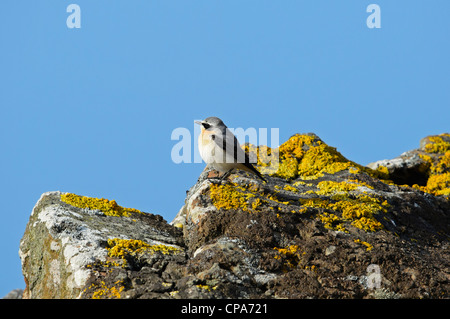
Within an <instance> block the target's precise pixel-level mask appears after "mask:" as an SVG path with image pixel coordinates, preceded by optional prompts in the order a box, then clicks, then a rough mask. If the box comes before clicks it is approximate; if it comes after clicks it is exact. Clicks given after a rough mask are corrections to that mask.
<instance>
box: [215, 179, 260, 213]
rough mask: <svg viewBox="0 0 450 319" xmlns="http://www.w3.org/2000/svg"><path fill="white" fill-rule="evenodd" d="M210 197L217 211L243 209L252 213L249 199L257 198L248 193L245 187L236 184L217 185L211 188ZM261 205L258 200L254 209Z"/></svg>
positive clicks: (254, 202) (254, 203) (254, 204)
mask: <svg viewBox="0 0 450 319" xmlns="http://www.w3.org/2000/svg"><path fill="white" fill-rule="evenodd" d="M210 197H211V200H212V203H213V204H214V206H215V207H216V208H217V209H221V208H223V209H242V210H243V211H246V212H248V211H250V209H249V199H250V198H253V197H255V195H254V194H252V193H246V192H245V189H244V188H243V187H240V186H237V185H236V184H226V185H217V184H212V185H211V187H210ZM259 204H260V201H259V200H258V199H255V200H254V201H253V203H252V204H251V205H252V209H253V210H255V209H256V208H257V207H258V206H259Z"/></svg>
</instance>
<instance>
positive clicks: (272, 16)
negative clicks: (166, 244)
mask: <svg viewBox="0 0 450 319" xmlns="http://www.w3.org/2000/svg"><path fill="white" fill-rule="evenodd" d="M71 3H76V4H78V5H79V6H80V8H81V28H80V29H69V28H67V25H66V19H67V17H68V15H69V13H67V12H66V7H67V6H68V5H69V4H71ZM370 3H376V4H378V5H379V6H380V8H381V29H369V28H368V27H367V25H366V19H367V17H368V16H369V13H367V12H366V8H367V6H368V5H369V4H370ZM449 12H450V1H448V0H433V1H425V0H422V1H414V0H409V1H403V0H396V1H386V0H385V1H381V0H373V1H362V0H359V1H334V0H329V1H325V0H321V1H320V0H319V1H317V0H314V1H313V0H308V1H301V0H295V1H289V0H284V1H274V0H270V1H267V0H244V1H243V0H239V1H238V0H228V1H216V0H214V1H211V0H203V1H181V0H178V1H155V0H147V1H123V0H120V1H119V0H114V1H110V0H108V1H105V0H96V1H83V0H71V1H61V0H41V1H22V0H4V1H2V4H1V10H0V41H1V50H0V70H1V73H0V74H1V75H0V121H1V125H0V147H1V150H2V156H1V157H0V169H1V176H2V177H1V180H0V196H1V204H2V210H1V212H0V214H1V218H2V223H0V248H1V252H2V254H1V256H2V257H1V260H2V262H1V263H0V296H3V295H5V294H6V293H7V292H9V291H10V290H12V289H14V288H24V286H25V284H24V282H23V277H22V275H21V269H20V260H19V257H18V253H17V252H18V247H19V240H20V238H21V237H22V235H23V232H24V230H25V226H26V223H27V221H28V218H29V215H30V213H31V210H32V208H33V206H34V204H35V203H36V201H37V200H38V198H39V196H40V195H41V194H42V193H43V192H46V191H52V190H60V191H65V192H73V193H77V194H80V195H86V196H94V197H104V198H109V199H115V200H116V201H117V202H118V203H119V204H120V205H122V206H126V207H134V208H138V209H140V210H143V211H146V212H151V213H157V214H160V215H162V216H163V217H164V218H165V219H166V220H168V221H171V220H172V219H173V218H174V217H175V215H176V213H177V212H178V210H179V208H180V207H181V206H182V205H183V202H184V197H185V191H186V190H187V189H189V187H191V186H192V185H193V184H194V183H195V182H196V180H197V177H198V175H199V174H200V172H201V171H202V169H203V168H204V164H194V163H191V164H175V163H173V162H172V160H171V156H170V155H171V149H172V147H173V146H174V145H175V144H176V141H172V140H171V138H170V137H171V133H172V131H173V130H174V129H175V128H177V127H186V128H188V129H190V130H191V131H192V132H193V127H194V124H193V121H194V120H196V119H202V118H205V117H208V116H218V117H221V118H222V119H223V120H224V122H225V123H226V124H227V125H228V126H230V127H243V128H248V127H255V128H279V130H280V131H279V132H280V142H281V143H282V142H284V141H285V140H286V139H288V138H289V136H291V135H292V134H295V133H306V132H314V133H316V134H317V135H319V136H320V137H321V138H322V139H323V140H324V141H325V142H326V143H328V144H330V145H332V146H335V147H337V149H338V150H339V151H340V152H342V153H343V154H344V156H346V157H347V158H349V159H351V160H354V161H356V162H358V163H361V164H368V163H369V162H372V161H376V160H380V159H384V158H392V157H395V156H397V155H399V154H400V153H402V152H404V151H406V150H409V149H413V148H416V147H418V145H419V140H420V139H421V138H422V137H425V136H427V135H431V134H439V133H442V132H449V131H450V125H449V120H450V104H449V102H450V81H449V80H450V62H449V57H450V36H449V34H450V32H449V31H450V19H449V18H448V14H449ZM195 151H197V150H195ZM193 152H194V150H193Z"/></svg>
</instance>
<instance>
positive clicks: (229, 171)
mask: <svg viewBox="0 0 450 319" xmlns="http://www.w3.org/2000/svg"><path fill="white" fill-rule="evenodd" d="M232 171H233V168H232V169H230V170H228V171H227V172H225V174H223V175H222V177H221V178H220V180H221V181H223V180H224V179H225V178H227V177H228V176H230V174H231V172H232Z"/></svg>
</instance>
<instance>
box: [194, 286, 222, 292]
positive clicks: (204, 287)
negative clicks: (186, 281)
mask: <svg viewBox="0 0 450 319" xmlns="http://www.w3.org/2000/svg"><path fill="white" fill-rule="evenodd" d="M195 286H196V287H197V288H200V289H203V290H206V291H211V289H212V290H216V289H217V286H214V287H211V286H208V285H195Z"/></svg>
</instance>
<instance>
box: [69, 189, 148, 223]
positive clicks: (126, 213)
mask: <svg viewBox="0 0 450 319" xmlns="http://www.w3.org/2000/svg"><path fill="white" fill-rule="evenodd" d="M61 200H62V201H63V202H65V203H67V204H69V205H72V206H75V207H78V208H89V209H93V210H97V209H98V210H100V211H102V212H103V213H105V215H107V216H116V217H130V216H131V215H132V213H138V214H144V213H143V212H141V211H139V210H137V209H134V208H125V207H122V206H119V205H118V204H117V203H116V201H115V200H108V199H105V198H93V197H86V196H80V195H75V194H72V193H65V194H62V195H61Z"/></svg>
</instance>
